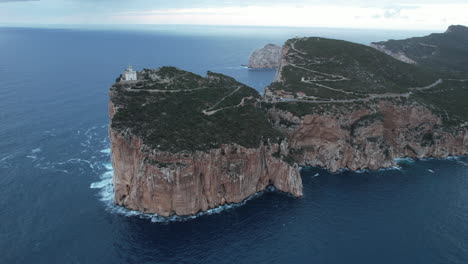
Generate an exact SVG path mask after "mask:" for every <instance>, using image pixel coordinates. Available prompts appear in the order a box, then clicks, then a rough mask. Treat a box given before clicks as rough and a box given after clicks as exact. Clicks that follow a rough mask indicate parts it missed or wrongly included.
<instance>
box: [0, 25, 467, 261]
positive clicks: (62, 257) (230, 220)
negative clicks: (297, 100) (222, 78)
mask: <svg viewBox="0 0 468 264" xmlns="http://www.w3.org/2000/svg"><path fill="white" fill-rule="evenodd" d="M426 33H428V32H414V31H403V32H397V31H372V30H363V31H360V30H342V29H308V28H260V27H257V28H255V27H254V28H244V27H184V26H165V27H162V26H159V27H158V26H153V27H144V28H135V27H134V28H131V27H127V28H107V29H106V28H88V29H79V28H65V29H60V28H48V29H41V28H0V263H35V264H36V263H216V264H220V263H328V264H335V263H336V264H343V263H359V264H363V263H372V264H374V263H380V264H386V263H389V264H394V263H412V264H416V263H444V264H447V263H465V264H466V263H468V158H466V157H458V158H453V159H447V160H418V161H413V160H401V161H400V168H394V169H391V170H382V171H373V172H366V171H364V172H360V173H357V172H342V173H336V174H331V173H329V172H327V171H325V170H321V169H317V168H307V169H304V170H303V171H302V175H303V181H304V197H303V198H300V199H294V198H292V197H289V196H288V195H285V194H281V193H278V192H275V191H274V190H270V191H267V192H264V193H261V194H258V195H256V196H254V197H252V198H251V199H249V200H248V201H246V202H244V203H243V204H241V205H232V206H228V207H223V208H220V209H216V210H212V211H210V212H208V213H206V214H203V215H200V216H198V217H194V218H171V219H164V218H161V217H157V216H151V215H142V214H138V213H136V212H132V211H128V210H125V209H123V208H120V207H117V206H114V205H113V204H112V185H111V177H112V166H111V165H110V150H109V140H108V137H107V127H108V115H107V103H108V95H107V91H108V88H109V87H110V86H111V84H112V83H113V81H114V80H115V79H116V78H117V76H118V75H119V74H120V73H121V72H122V71H123V70H124V69H125V67H126V66H127V65H129V64H132V65H133V66H134V67H135V68H137V69H142V68H145V67H146V68H149V67H151V68H153V67H159V66H163V65H172V66H177V67H180V68H183V69H185V70H189V71H193V72H195V73H198V74H204V73H205V72H206V71H207V70H211V71H215V72H221V73H225V74H228V75H230V76H233V77H235V78H237V79H238V80H239V81H241V82H244V83H246V84H248V85H250V86H252V87H255V88H256V89H258V90H259V91H262V89H263V88H264V87H265V86H266V85H268V84H269V83H270V82H271V80H272V78H273V76H274V71H271V70H256V71H255V70H248V69H246V68H243V67H241V66H240V65H241V64H244V63H246V62H247V61H248V56H249V54H250V53H251V52H252V51H253V50H254V49H256V48H259V47H261V46H263V45H265V44H267V43H276V44H281V43H283V42H284V41H285V40H287V39H288V38H291V37H294V36H323V37H332V38H340V39H346V40H350V41H354V42H359V43H363V44H368V43H369V42H371V41H378V40H386V39H390V38H404V37H409V36H419V35H424V34H426Z"/></svg>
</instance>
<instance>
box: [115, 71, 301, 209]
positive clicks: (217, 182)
mask: <svg viewBox="0 0 468 264" xmlns="http://www.w3.org/2000/svg"><path fill="white" fill-rule="evenodd" d="M139 75H140V77H141V78H148V79H145V80H140V81H142V82H150V78H151V80H153V79H154V80H156V81H155V83H151V84H148V83H146V84H145V85H146V86H144V85H143V86H139V83H137V82H136V83H123V84H122V85H121V84H120V83H117V84H115V85H114V86H113V87H112V88H111V90H110V92H109V95H110V103H109V116H110V120H111V125H110V127H109V137H110V142H111V153H112V165H113V169H114V176H113V186H114V202H115V203H116V204H118V205H120V206H123V207H125V208H128V209H132V210H138V211H141V212H145V213H154V214H158V215H161V216H171V215H193V214H196V213H198V212H202V211H206V210H208V209H211V208H215V207H218V206H221V205H225V204H231V203H240V202H242V201H243V200H245V199H246V198H248V197H249V196H252V195H254V194H255V193H257V192H260V191H262V190H265V189H266V188H268V187H269V186H273V187H275V188H276V189H278V190H280V191H283V192H286V193H289V194H291V195H292V196H294V197H300V196H302V180H301V177H300V174H299V168H298V166H297V164H294V163H291V164H288V163H287V162H286V161H285V160H286V159H285V158H284V157H285V156H286V155H288V153H289V149H288V143H287V140H284V139H283V140H280V141H276V138H275V137H273V136H268V133H273V135H276V134H275V130H274V129H273V128H272V127H271V124H270V123H269V122H268V121H267V120H266V115H264V114H262V112H261V111H259V110H256V108H254V107H253V106H249V105H247V101H248V100H247V99H245V98H244V97H239V98H238V99H237V100H236V97H235V95H234V93H235V92H238V93H240V94H242V95H243V96H247V97H248V98H251V97H252V96H253V95H252V92H255V91H254V90H253V91H252V90H251V88H248V87H242V86H238V85H239V84H238V83H237V82H235V81H234V80H233V79H232V78H229V77H227V76H223V75H220V74H213V73H211V74H209V75H208V77H207V78H203V79H202V78H201V77H199V76H192V77H190V76H189V74H188V73H186V72H183V71H181V70H178V69H175V68H162V69H158V70H156V71H151V70H145V71H144V72H140V73H139ZM153 75H154V76H156V77H157V78H156V77H154V76H153ZM179 75H181V76H183V78H187V80H186V81H181V80H182V78H178V81H179V83H177V82H174V83H172V84H171V80H170V79H168V78H166V77H165V76H172V78H174V76H179ZM144 76H147V77H144ZM152 76H153V77H152ZM163 77H164V78H163ZM176 78H177V77H176ZM195 80H196V81H197V82H198V83H199V84H202V85H207V87H205V88H203V89H200V90H191V89H185V90H183V92H180V88H184V87H185V86H184V85H185V83H190V84H192V83H193V82H194V81H195ZM204 82H205V83H204ZM213 84H216V85H213ZM152 85H153V86H152ZM171 85H172V86H171ZM146 87H148V89H143V88H146ZM150 87H155V88H157V89H150ZM163 88H164V89H166V90H162V89H163ZM176 88H177V89H176ZM185 88H186V87H185ZM242 88H243V89H242ZM206 90H209V95H210V98H211V99H212V100H213V99H216V100H213V102H211V101H209V100H208V99H207V98H206V96H204V95H203V94H201V95H200V94H199V93H201V92H203V91H206ZM167 91H169V92H167ZM216 93H219V96H218V97H219V98H217V97H216ZM255 93H256V92H255ZM254 95H255V94H254ZM165 96H172V97H169V98H164V97H165ZM197 96H200V98H201V100H203V102H206V103H209V104H208V106H211V108H210V109H213V110H212V112H210V114H204V113H203V111H201V109H203V107H206V106H205V105H203V104H201V103H199V102H198V101H197V103H191V104H192V105H193V106H191V107H190V108H189V109H190V112H186V113H185V116H186V115H191V116H190V117H188V118H186V119H184V117H185V116H184V117H183V118H181V117H180V116H179V113H180V111H183V110H182V108H183V107H187V104H188V102H193V100H196V98H197ZM227 96H229V100H230V101H232V102H231V103H232V106H229V105H230V104H227V101H228V99H226V97H227ZM257 96H258V95H257ZM157 100H159V101H157ZM250 100H251V99H250ZM177 103H178V104H179V106H174V104H177ZM165 104H168V105H167V108H164V107H165ZM221 104H223V105H221ZM218 105H219V107H220V108H216V107H217V106H218ZM213 106H214V107H213ZM146 107H148V108H146ZM155 107H156V108H158V109H163V110H164V112H161V113H158V112H157V111H155V109H156V108H155ZM171 110H173V112H171ZM217 111H221V112H219V113H218V112H217ZM223 111H224V112H223ZM229 111H231V112H229ZM213 112H214V113H213ZM226 112H228V113H231V114H230V118H233V119H234V120H232V121H230V119H229V118H227V119H226V117H225V115H226ZM146 114H149V115H148V116H146ZM246 114H248V115H249V116H244V115H246ZM237 115H240V116H239V118H237ZM166 117H168V118H170V119H171V120H172V119H176V120H175V122H174V123H173V124H172V126H176V127H171V128H170V129H169V130H168V131H167V132H164V133H162V134H158V133H159V132H158V130H162V129H163V128H164V127H165V126H166V125H167V124H169V122H170V121H166V122H165V123H163V122H164V121H159V120H166V119H164V118H166ZM246 117H248V118H246ZM158 118H160V119H158ZM263 118H265V120H264V119H263ZM193 119H196V120H198V121H197V122H195V123H194V122H192V121H193ZM154 120H156V122H155V123H154V125H153V123H151V122H152V121H154ZM198 122H201V123H198ZM261 123H265V124H264V125H261ZM197 125H199V126H202V127H200V128H199V129H198V130H197V128H196V127H195V126H197ZM259 125H261V126H259ZM210 126H212V128H211V129H213V130H216V131H217V132H215V133H218V134H217V135H214V134H213V132H212V131H211V130H210ZM233 126H236V127H239V126H240V127H241V131H239V132H238V133H237V132H235V129H236V127H233ZM242 126H245V128H242ZM207 128H208V129H207ZM185 129H189V130H190V133H188V134H187V135H183V134H182V132H183V131H185ZM249 129H252V131H250V130H249ZM261 129H263V132H262V130H261ZM196 132H198V134H197V133H196ZM246 132H247V133H250V134H248V135H242V133H246ZM256 132H259V133H260V134H262V135H258V139H259V140H258V142H256V143H255V141H254V143H252V145H249V141H248V140H247V138H245V137H248V138H255V134H254V133H256ZM224 133H227V134H226V136H225V137H223V138H221V139H216V138H217V136H219V135H222V134H224ZM232 133H234V134H232ZM238 134H240V135H238ZM156 136H158V139H156V140H155V139H154V138H155V137H156ZM165 137H167V138H170V139H171V140H172V141H171V142H170V143H169V144H167V145H165V144H164V142H165V140H166V139H165ZM270 138H271V139H272V140H270ZM217 141H218V143H219V144H218V143H216V142H217ZM184 142H185V143H184ZM194 142H195V143H197V145H194V144H193V143H194ZM237 142H239V143H237ZM214 143H216V144H214ZM175 146H177V147H178V148H177V149H175V148H174V147H175ZM204 146H208V147H206V148H204ZM190 148H193V149H191V150H190Z"/></svg>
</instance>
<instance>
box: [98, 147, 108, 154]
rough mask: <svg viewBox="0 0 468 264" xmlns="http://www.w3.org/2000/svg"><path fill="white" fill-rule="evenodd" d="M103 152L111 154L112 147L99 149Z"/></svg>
mask: <svg viewBox="0 0 468 264" xmlns="http://www.w3.org/2000/svg"><path fill="white" fill-rule="evenodd" d="M99 152H101V153H104V154H110V153H111V149H110V148H106V149H103V150H101V151H99Z"/></svg>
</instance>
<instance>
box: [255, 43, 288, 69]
mask: <svg viewBox="0 0 468 264" xmlns="http://www.w3.org/2000/svg"><path fill="white" fill-rule="evenodd" d="M280 60H281V47H280V46H277V45H273V44H267V45H266V46H265V47H263V48H261V49H258V50H256V51H254V52H253V53H252V55H251V56H250V59H249V68H252V69H274V68H278V66H279V62H280Z"/></svg>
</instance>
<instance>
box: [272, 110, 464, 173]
mask: <svg viewBox="0 0 468 264" xmlns="http://www.w3.org/2000/svg"><path fill="white" fill-rule="evenodd" d="M270 114H271V118H272V120H274V121H275V123H276V124H277V126H278V127H279V128H281V129H283V130H284V131H285V133H287V134H288V135H289V141H290V147H291V149H292V150H296V151H293V153H295V154H294V159H295V160H296V161H297V162H298V163H299V164H300V165H301V166H319V167H323V168H327V169H329V170H331V171H338V170H340V169H350V170H360V169H371V170H377V169H380V168H388V167H392V166H395V165H396V163H395V159H396V158H402V157H412V158H425V157H434V158H446V157H448V156H454V155H468V129H466V128H465V129H457V130H454V131H447V130H445V129H443V128H442V121H441V120H440V118H439V117H437V116H435V115H434V114H433V113H432V112H431V111H430V110H429V109H427V108H425V107H424V106H421V105H417V104H406V105H405V104H394V103H391V102H386V101H381V102H379V103H376V104H374V105H372V106H371V107H369V108H367V107H366V108H361V109H359V108H357V109H354V110H351V111H349V112H348V111H343V112H341V113H330V114H310V115H305V116H302V117H298V116H295V115H293V114H292V113H289V112H285V111H278V110H270ZM280 124H288V126H287V127H286V126H284V125H283V126H281V125H280Z"/></svg>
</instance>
